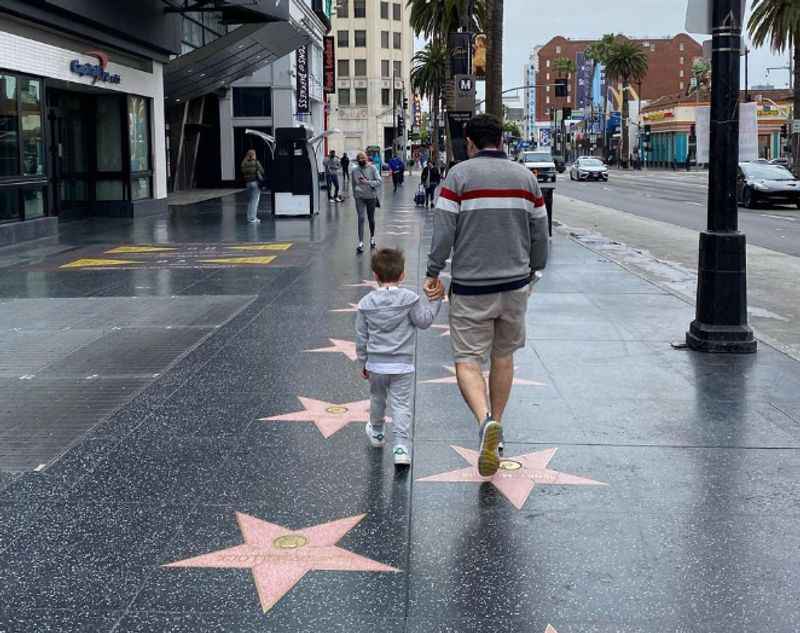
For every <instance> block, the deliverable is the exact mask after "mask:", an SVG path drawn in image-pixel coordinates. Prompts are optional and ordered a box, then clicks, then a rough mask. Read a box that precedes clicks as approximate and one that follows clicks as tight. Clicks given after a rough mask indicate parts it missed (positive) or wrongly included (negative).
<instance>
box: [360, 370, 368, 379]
mask: <svg viewBox="0 0 800 633" xmlns="http://www.w3.org/2000/svg"><path fill="white" fill-rule="evenodd" d="M361 377H362V378H363V379H364V380H369V372H368V371H367V368H366V367H365V368H364V369H362V370H361Z"/></svg>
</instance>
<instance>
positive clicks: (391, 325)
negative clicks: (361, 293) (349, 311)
mask: <svg viewBox="0 0 800 633" xmlns="http://www.w3.org/2000/svg"><path fill="white" fill-rule="evenodd" d="M418 301H419V297H418V296H417V295H416V293H414V292H412V291H411V290H408V289H406V288H399V287H389V288H381V289H378V290H375V291H373V292H371V293H369V294H368V295H367V296H366V297H364V298H363V299H362V300H361V303H359V306H358V308H359V310H361V311H362V313H363V314H364V317H365V318H366V319H367V322H368V323H369V324H370V327H371V328H373V329H374V330H377V331H379V332H390V331H392V330H394V329H395V328H397V326H398V325H400V324H401V323H402V322H403V321H406V320H408V314H409V312H411V310H412V309H413V308H414V306H415V305H416V304H417V302H418Z"/></svg>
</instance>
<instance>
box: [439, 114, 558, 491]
mask: <svg viewBox="0 0 800 633" xmlns="http://www.w3.org/2000/svg"><path fill="white" fill-rule="evenodd" d="M465 136H466V139H467V152H468V153H469V156H470V158H471V160H468V161H465V162H463V163H460V164H458V165H455V166H454V167H452V168H451V169H450V171H449V172H448V174H447V178H446V180H445V182H444V184H443V185H442V188H441V191H440V193H439V200H438V202H437V204H436V210H435V211H434V232H433V242H432V244H431V252H430V255H429V259H428V271H427V279H426V280H425V291H426V294H427V295H428V297H429V298H430V299H435V298H437V297H439V296H441V295H442V294H443V293H444V287H443V285H442V283H441V281H440V280H439V273H440V272H441V271H442V269H443V268H444V266H445V262H446V260H447V259H448V257H450V254H451V252H452V256H453V260H452V278H453V281H452V284H451V286H450V293H451V300H450V332H451V341H452V347H453V355H454V357H455V364H456V375H457V378H458V386H459V388H460V390H461V394H462V396H463V397H464V400H465V401H466V403H467V405H468V406H469V408H470V409H471V410H472V412H473V414H474V415H475V418H476V420H477V421H478V424H479V425H480V457H479V459H478V471H479V473H480V474H481V476H484V477H490V476H492V475H494V474H495V473H496V472H497V470H498V468H499V466H500V457H499V452H498V447H499V446H500V445H501V443H502V441H503V434H502V427H501V426H500V425H501V421H502V418H503V411H504V410H505V407H506V404H507V402H508V398H509V396H510V395H511V385H512V383H513V380H514V352H516V351H517V350H518V349H521V348H522V347H524V346H525V315H526V311H527V307H528V296H529V294H530V286H531V283H532V280H533V279H534V272H535V271H537V270H539V269H542V268H544V267H545V265H546V264H547V254H548V230H547V212H546V210H545V201H544V198H543V197H542V193H541V190H540V189H539V184H538V182H537V180H536V177H535V176H533V174H532V173H531V172H529V171H528V170H527V169H525V168H524V167H523V166H521V165H519V164H517V163H513V162H511V161H510V160H508V157H507V156H506V154H505V153H504V152H503V151H502V150H501V149H500V147H501V144H502V126H501V124H500V121H498V119H497V118H495V117H493V116H489V115H480V116H476V117H474V118H472V119H471V120H470V121H469V123H467V125H466V129H465ZM487 357H490V358H491V371H490V374H489V388H488V394H489V397H488V398H487V386H486V382H485V381H484V378H483V374H482V373H481V366H482V363H483V362H484V361H486V360H487Z"/></svg>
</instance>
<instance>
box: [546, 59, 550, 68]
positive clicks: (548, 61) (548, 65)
mask: <svg viewBox="0 0 800 633" xmlns="http://www.w3.org/2000/svg"><path fill="white" fill-rule="evenodd" d="M546 66H547V67H548V68H550V60H549V59H548V60H547V64H546Z"/></svg>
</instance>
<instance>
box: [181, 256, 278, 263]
mask: <svg viewBox="0 0 800 633" xmlns="http://www.w3.org/2000/svg"><path fill="white" fill-rule="evenodd" d="M274 260H275V255H272V256H270V257H222V258H220V259H199V260H197V261H199V262H200V263H201V264H261V265H263V264H269V263H271V262H272V261H274Z"/></svg>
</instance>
